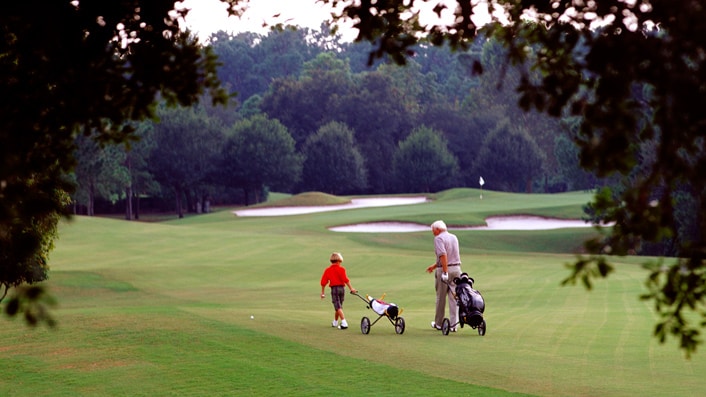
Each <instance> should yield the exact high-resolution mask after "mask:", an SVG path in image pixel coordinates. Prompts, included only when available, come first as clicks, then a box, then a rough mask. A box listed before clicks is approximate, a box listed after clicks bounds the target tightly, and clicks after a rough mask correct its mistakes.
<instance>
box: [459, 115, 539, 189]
mask: <svg viewBox="0 0 706 397" xmlns="http://www.w3.org/2000/svg"><path fill="white" fill-rule="evenodd" d="M543 166H544V154H543V153H542V152H541V151H540V150H539V147H538V146H537V143H536V142H535V141H534V139H532V137H531V136H530V135H529V134H528V133H527V131H526V130H524V129H523V128H522V127H521V126H517V125H514V124H511V123H510V121H509V120H508V119H505V120H504V121H502V122H500V123H498V125H497V126H496V127H495V129H494V130H493V131H491V132H490V134H488V136H486V137H485V139H484V140H483V143H482V145H481V148H480V151H479V152H478V159H477V160H476V162H475V165H474V167H473V169H472V172H471V174H472V175H475V176H476V177H478V176H484V177H485V180H486V181H487V182H488V186H487V187H488V188H489V189H492V190H503V191H510V192H526V193H531V192H532V183H533V181H534V179H535V178H537V177H538V176H540V175H541V173H542V169H543Z"/></svg>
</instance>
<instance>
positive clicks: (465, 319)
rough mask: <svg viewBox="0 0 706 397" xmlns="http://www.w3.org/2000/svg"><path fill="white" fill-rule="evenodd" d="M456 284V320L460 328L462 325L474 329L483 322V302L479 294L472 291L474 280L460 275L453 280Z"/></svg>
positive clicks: (465, 275) (466, 275)
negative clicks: (457, 319)
mask: <svg viewBox="0 0 706 397" xmlns="http://www.w3.org/2000/svg"><path fill="white" fill-rule="evenodd" d="M454 283H455V284H456V302H457V303H458V318H459V323H460V324H461V328H463V325H464V324H468V325H470V326H471V327H472V328H476V327H477V326H479V325H480V324H481V323H482V322H483V312H484V311H485V301H484V300H483V296H482V295H481V294H480V292H478V291H476V290H475V289H473V283H474V280H473V278H471V277H468V274H466V273H462V274H461V276H460V277H456V278H455V279H454Z"/></svg>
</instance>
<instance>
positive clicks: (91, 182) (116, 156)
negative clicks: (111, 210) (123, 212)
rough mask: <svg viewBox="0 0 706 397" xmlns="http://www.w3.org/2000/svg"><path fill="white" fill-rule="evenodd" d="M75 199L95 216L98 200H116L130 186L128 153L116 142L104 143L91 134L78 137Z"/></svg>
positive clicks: (87, 213)
mask: <svg viewBox="0 0 706 397" xmlns="http://www.w3.org/2000/svg"><path fill="white" fill-rule="evenodd" d="M77 141H78V142H77V145H76V146H77V151H76V154H75V157H76V169H75V171H74V172H75V175H76V182H77V189H76V193H75V195H74V200H76V201H78V202H80V203H83V204H84V205H85V206H86V215H88V216H93V215H95V211H94V209H95V201H96V199H97V198H103V199H107V200H111V201H116V200H117V199H118V198H120V197H121V196H122V195H123V194H125V191H126V189H127V188H128V187H129V186H130V174H129V171H128V169H127V167H126V162H125V160H126V158H127V156H126V153H125V151H124V150H122V149H123V148H122V147H119V146H117V145H107V146H101V145H99V144H98V143H97V142H96V141H95V140H94V139H92V138H91V137H86V136H83V135H80V136H78V137H77Z"/></svg>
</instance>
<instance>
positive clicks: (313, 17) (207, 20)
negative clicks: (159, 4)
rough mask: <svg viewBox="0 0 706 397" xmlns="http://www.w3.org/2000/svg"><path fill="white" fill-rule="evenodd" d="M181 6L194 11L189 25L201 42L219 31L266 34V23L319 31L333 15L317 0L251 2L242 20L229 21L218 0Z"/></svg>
mask: <svg viewBox="0 0 706 397" xmlns="http://www.w3.org/2000/svg"><path fill="white" fill-rule="evenodd" d="M182 6H183V7H185V8H189V9H191V11H190V12H189V15H188V16H187V18H186V23H187V24H188V25H189V26H190V28H191V30H192V31H194V32H195V33H196V34H198V36H199V37H200V38H201V39H202V40H204V39H206V38H208V37H209V36H210V35H211V33H215V32H217V31H219V30H223V31H226V32H233V33H239V32H256V33H261V34H266V33H267V32H268V31H269V28H267V27H263V26H262V25H263V22H268V23H269V24H271V25H274V24H277V23H283V24H288V25H298V26H301V27H307V28H310V29H315V30H319V27H320V26H321V22H323V21H324V20H326V19H328V17H329V15H330V10H328V9H326V8H324V6H323V5H322V4H320V3H317V2H316V1H315V0H251V1H250V4H249V6H248V10H247V11H246V12H245V14H244V15H243V17H242V18H237V17H230V18H229V17H228V12H227V11H226V5H225V4H224V3H222V2H220V1H219V0H184V1H182ZM275 14H279V17H274V15H275Z"/></svg>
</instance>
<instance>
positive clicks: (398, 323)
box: [351, 292, 405, 335]
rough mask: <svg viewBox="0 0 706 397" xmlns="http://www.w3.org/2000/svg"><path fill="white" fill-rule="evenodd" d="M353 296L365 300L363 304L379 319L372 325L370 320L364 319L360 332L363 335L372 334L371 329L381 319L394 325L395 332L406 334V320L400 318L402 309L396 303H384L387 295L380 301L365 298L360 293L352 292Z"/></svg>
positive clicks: (368, 296)
mask: <svg viewBox="0 0 706 397" xmlns="http://www.w3.org/2000/svg"><path fill="white" fill-rule="evenodd" d="M351 294H353V295H355V296H357V297H359V298H360V299H362V300H363V302H365V303H366V305H367V308H368V309H371V310H372V311H374V312H375V313H376V314H377V315H378V318H377V319H375V321H373V322H372V323H371V322H370V319H369V318H368V317H363V318H362V319H361V320H360V332H362V333H363V335H367V334H369V333H370V327H372V326H373V325H375V324H376V323H377V322H378V320H380V319H381V318H383V317H384V318H386V319H387V320H388V321H390V324H392V325H393V326H394V327H395V332H396V333H398V334H402V333H404V325H405V324H404V318H402V317H400V314H402V309H400V308H399V307H398V306H397V305H395V304H394V303H387V302H384V301H383V299H385V295H384V294H383V296H382V298H380V299H375V298H373V297H372V296H370V295H365V297H363V296H361V295H359V294H358V293H354V292H351Z"/></svg>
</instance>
